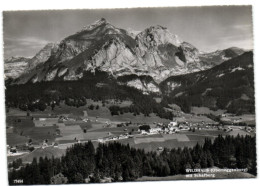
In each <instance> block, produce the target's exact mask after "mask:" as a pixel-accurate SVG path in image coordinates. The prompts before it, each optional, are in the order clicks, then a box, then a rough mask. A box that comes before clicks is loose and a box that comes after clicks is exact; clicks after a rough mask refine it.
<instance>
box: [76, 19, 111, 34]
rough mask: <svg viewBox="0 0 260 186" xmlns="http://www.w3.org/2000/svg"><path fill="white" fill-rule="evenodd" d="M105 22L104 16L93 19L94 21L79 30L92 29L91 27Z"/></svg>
mask: <svg viewBox="0 0 260 186" xmlns="http://www.w3.org/2000/svg"><path fill="white" fill-rule="evenodd" d="M107 23H108V22H107V20H106V19H105V18H101V19H99V20H97V21H95V22H94V23H92V24H90V25H87V26H85V27H83V29H82V30H81V31H85V30H92V29H94V28H96V27H98V26H100V25H103V24H107ZM81 31H80V32H81Z"/></svg>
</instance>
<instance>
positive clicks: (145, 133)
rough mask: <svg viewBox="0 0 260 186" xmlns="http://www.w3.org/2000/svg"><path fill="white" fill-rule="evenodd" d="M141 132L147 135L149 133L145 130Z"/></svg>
mask: <svg viewBox="0 0 260 186" xmlns="http://www.w3.org/2000/svg"><path fill="white" fill-rule="evenodd" d="M140 132H141V134H143V135H147V134H148V133H147V132H146V131H145V130H141V131H140Z"/></svg>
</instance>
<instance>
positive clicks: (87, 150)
mask: <svg viewBox="0 0 260 186" xmlns="http://www.w3.org/2000/svg"><path fill="white" fill-rule="evenodd" d="M212 166H216V167H219V168H243V169H244V168H247V169H248V172H249V173H251V174H253V175H256V174H257V170H256V138H255V137H251V136H239V135H238V136H237V137H233V136H226V137H223V136H221V135H219V136H218V137H217V138H216V139H215V140H214V141H213V142H212V141H211V140H209V139H207V138H206V139H205V143H204V145H199V144H197V145H196V146H195V147H193V148H187V147H184V148H178V149H164V150H163V151H162V152H160V153H158V152H145V151H144V150H142V149H135V148H131V147H130V146H129V145H122V144H120V143H118V142H114V143H108V144H101V143H100V144H99V145H98V147H97V148H96V149H95V148H94V146H93V144H92V142H91V141H89V142H87V143H84V144H75V145H74V146H72V147H71V148H68V149H67V151H66V155H64V156H62V157H61V158H51V159H48V158H46V157H45V158H44V157H41V158H39V159H38V160H37V159H34V160H33V162H32V163H31V164H27V165H25V166H23V167H21V168H20V169H19V170H16V169H13V170H12V171H10V172H9V183H10V184H14V183H13V180H16V179H23V184H50V183H52V184H61V183H84V182H85V179H88V180H89V182H91V183H97V182H100V181H101V179H104V178H110V179H111V180H112V181H113V182H118V181H133V180H136V179H137V178H139V177H142V176H159V177H163V176H169V175H176V174H185V173H186V171H185V170H186V169H188V168H191V169H198V168H209V167H212Z"/></svg>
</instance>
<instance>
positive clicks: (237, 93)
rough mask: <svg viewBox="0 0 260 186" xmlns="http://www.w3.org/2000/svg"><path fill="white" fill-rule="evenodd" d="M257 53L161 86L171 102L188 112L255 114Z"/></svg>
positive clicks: (187, 75)
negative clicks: (196, 109)
mask: <svg viewBox="0 0 260 186" xmlns="http://www.w3.org/2000/svg"><path fill="white" fill-rule="evenodd" d="M253 67H254V65H253V53H252V52H246V53H244V54H242V55H240V56H237V57H235V58H232V59H230V60H228V61H225V62H223V63H222V64H220V65H217V66H215V67H213V68H211V69H209V70H205V71H201V72H196V73H191V74H186V75H180V76H173V77H169V78H167V79H166V80H165V81H163V82H162V83H161V84H160V89H161V91H162V92H163V95H164V101H165V102H167V103H176V104H178V105H180V106H181V107H182V109H183V110H184V111H186V112H189V111H190V106H205V107H209V108H211V109H213V110H215V109H225V110H227V111H228V112H231V113H236V114H241V113H254V112H255V102H254V100H255V98H254V69H253Z"/></svg>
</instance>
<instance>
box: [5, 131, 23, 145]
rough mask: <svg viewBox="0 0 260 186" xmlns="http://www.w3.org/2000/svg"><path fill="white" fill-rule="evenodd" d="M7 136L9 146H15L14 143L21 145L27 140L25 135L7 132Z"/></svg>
mask: <svg viewBox="0 0 260 186" xmlns="http://www.w3.org/2000/svg"><path fill="white" fill-rule="evenodd" d="M6 138H7V144H8V145H10V146H15V145H22V144H25V143H26V142H28V138H27V137H25V136H20V135H18V134H15V133H8V134H7V135H6Z"/></svg>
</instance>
